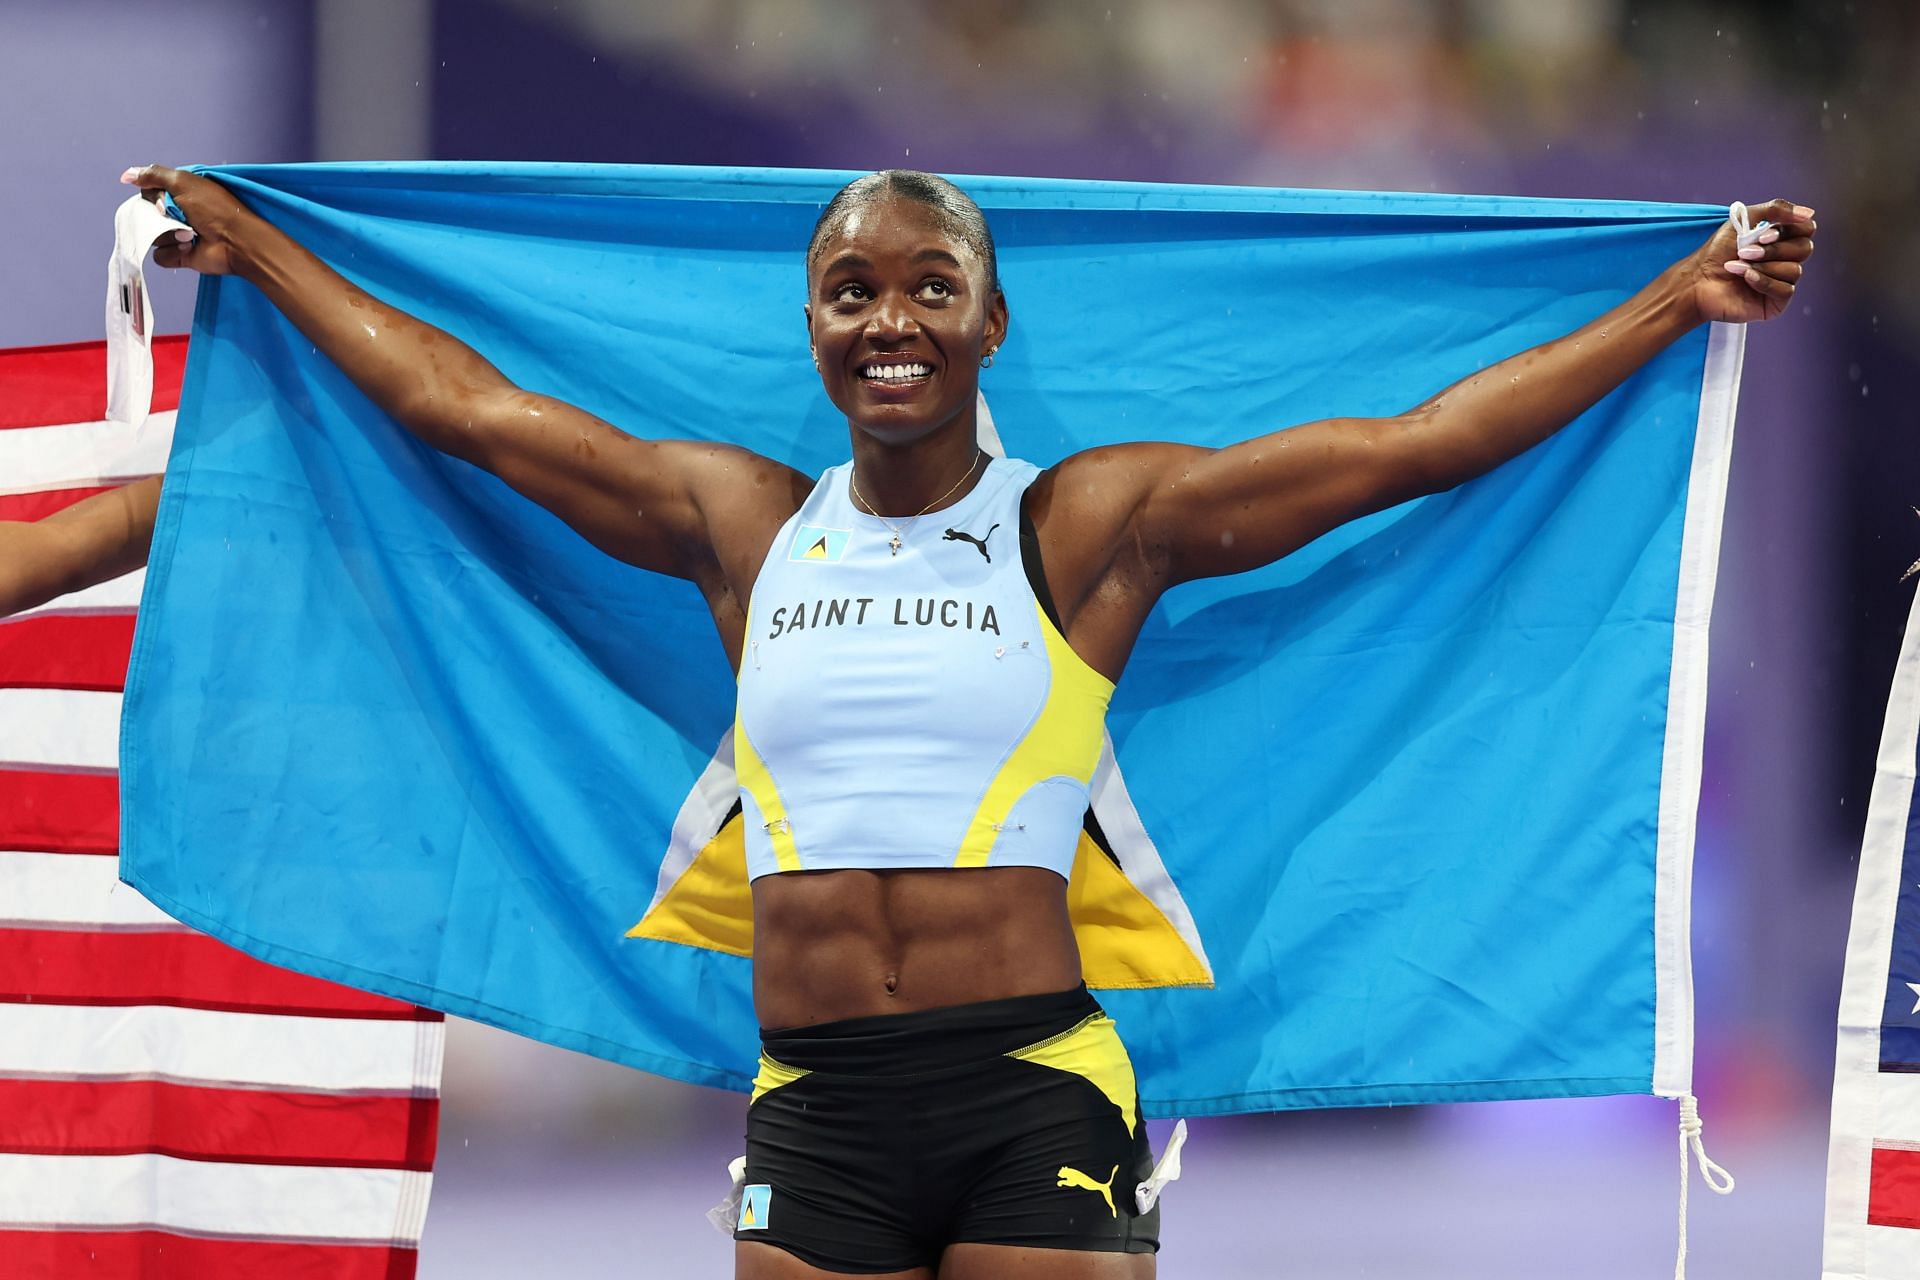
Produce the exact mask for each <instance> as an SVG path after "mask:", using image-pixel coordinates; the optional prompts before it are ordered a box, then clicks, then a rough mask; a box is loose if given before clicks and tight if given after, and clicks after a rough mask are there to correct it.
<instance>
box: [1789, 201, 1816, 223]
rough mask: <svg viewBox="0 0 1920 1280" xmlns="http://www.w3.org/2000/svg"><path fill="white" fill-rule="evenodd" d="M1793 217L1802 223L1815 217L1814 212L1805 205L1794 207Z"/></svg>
mask: <svg viewBox="0 0 1920 1280" xmlns="http://www.w3.org/2000/svg"><path fill="white" fill-rule="evenodd" d="M1793 216H1794V217H1796V218H1798V219H1800V221H1802V222H1805V221H1806V220H1807V219H1808V218H1811V217H1812V216H1813V210H1811V209H1809V208H1807V206H1805V205H1803V204H1797V205H1795V206H1793Z"/></svg>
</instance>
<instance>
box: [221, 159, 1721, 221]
mask: <svg viewBox="0 0 1920 1280" xmlns="http://www.w3.org/2000/svg"><path fill="white" fill-rule="evenodd" d="M563 169H564V170H566V172H561V170H563ZM188 170H189V171H190V172H193V173H199V174H207V175H210V176H212V177H215V178H218V179H220V180H221V181H222V182H225V183H228V184H235V183H239V184H247V185H250V186H255V187H258V188H260V189H261V190H263V191H269V192H273V193H276V194H280V195H283V196H291V197H293V198H296V199H306V198H311V197H310V196H308V195H307V194H305V192H301V193H298V194H296V190H295V188H305V191H306V192H310V191H312V190H314V189H316V188H323V189H329V190H339V189H343V188H349V187H353V186H361V187H371V188H390V187H393V186H396V185H419V184H421V183H423V182H427V183H432V184H435V185H437V186H438V187H440V188H443V189H444V188H446V187H454V186H460V185H464V184H467V183H476V184H479V183H483V184H485V185H486V186H487V188H488V189H490V190H494V191H504V192H509V193H519V192H542V193H546V194H554V195H570V196H607V195H611V196H632V197H636V198H647V199H673V200H683V201H712V202H726V203H754V204H767V203H800V204H822V205H823V204H825V203H826V201H827V198H828V197H830V196H831V195H832V193H833V192H834V191H835V190H837V189H839V188H840V187H841V186H843V185H845V184H846V183H848V182H851V181H853V180H854V179H856V178H860V177H864V176H865V175H866V174H867V172H869V171H867V170H862V169H805V168H759V167H743V166H733V165H674V164H571V163H564V162H545V161H506V162H490V161H462V160H438V161H372V162H367V161H308V162H297V163H286V164H233V165H226V164H219V165H190V166H188ZM279 175H286V176H287V177H288V178H290V179H292V182H291V183H282V182H276V181H272V180H271V179H273V178H275V177H277V176H279ZM943 176H945V177H948V178H950V179H951V180H952V181H954V182H955V183H957V184H958V185H959V186H960V187H962V188H963V189H964V190H966V191H967V193H968V194H969V195H971V196H973V197H974V198H975V199H976V200H978V201H979V203H980V206H981V207H982V208H984V209H989V210H1003V211H1009V212H1012V211H1022V210H1038V209H1073V210H1079V211H1085V212H1098V211H1112V212H1149V213H1255V214H1283V215H1289V216H1327V215H1333V216H1342V217H1346V216H1354V215H1367V214H1383V215H1387V216H1393V217H1403V216H1406V215H1407V214H1408V213H1409V210H1407V209H1405V208H1391V209H1389V208H1384V207H1374V206H1380V205H1381V204H1382V202H1383V201H1405V202H1415V203H1418V204H1421V205H1424V206H1429V207H1430V208H1431V210H1432V215H1433V216H1436V217H1447V218H1454V217H1460V218H1491V219H1512V220H1522V221H1538V220H1554V219H1567V218H1573V219H1582V220H1586V219H1591V220H1593V221H1597V222H1611V223H1621V224H1632V223H1643V222H1644V223H1659V222H1675V221H1678V222H1694V221H1698V222H1700V223H1702V224H1703V225H1705V224H1707V223H1709V222H1713V221H1719V220H1723V219H1724V218H1725V217H1726V207H1725V206H1723V205H1710V204H1695V203H1680V202H1666V201H1649V200H1622V199H1615V198H1605V197H1597V196H1596V197H1585V198H1578V197H1560V196H1514V195H1494V194H1488V193H1485V192H1478V193H1476V192H1436V191H1352V190H1346V189H1343V188H1337V187H1263V186H1251V185H1246V184H1231V183H1184V182H1139V181H1129V180H1119V179H1107V180H1102V179H1086V178H1050V177H1039V176H1032V175H1025V176H1023V175H1007V174H983V173H949V174H945V175H943ZM669 188H671V189H669Z"/></svg>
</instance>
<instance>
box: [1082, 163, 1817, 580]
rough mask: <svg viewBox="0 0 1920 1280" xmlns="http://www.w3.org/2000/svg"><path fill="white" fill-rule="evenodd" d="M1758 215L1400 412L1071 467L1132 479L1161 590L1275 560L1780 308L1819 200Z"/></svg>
mask: <svg viewBox="0 0 1920 1280" xmlns="http://www.w3.org/2000/svg"><path fill="white" fill-rule="evenodd" d="M1752 213H1753V215H1754V218H1755V220H1756V221H1757V220H1759V219H1761V218H1764V219H1767V220H1769V221H1771V222H1772V223H1773V224H1774V226H1773V227H1772V228H1771V229H1770V230H1769V231H1768V232H1764V233H1762V237H1763V239H1765V240H1766V243H1764V244H1759V245H1755V246H1753V247H1751V248H1749V249H1747V250H1744V251H1738V252H1737V251H1736V249H1735V243H1734V241H1735V237H1734V232H1733V228H1732V227H1731V226H1730V225H1729V226H1724V227H1722V228H1721V229H1720V230H1719V231H1717V232H1716V233H1715V234H1714V235H1713V237H1712V238H1711V239H1709V240H1708V241H1707V243H1706V244H1705V245H1704V246H1702V248H1701V249H1700V250H1699V251H1698V252H1697V253H1694V254H1691V255H1689V256H1688V257H1686V258H1683V259H1682V260H1680V261H1679V262H1677V263H1675V264H1674V265H1673V266H1671V267H1669V268H1668V269H1667V270H1666V271H1664V272H1662V273H1661V274H1660V275H1659V276H1658V277H1657V278H1656V279H1654V280H1653V281H1652V282H1651V283H1649V284H1648V285H1647V286H1646V287H1645V288H1643V289H1641V290H1640V291H1639V292H1638V293H1636V294H1635V295H1634V296H1633V297H1632V298H1629V299H1628V300H1627V301H1626V302H1623V303H1621V304H1620V305H1619V306H1617V307H1615V308H1613V309H1612V310H1611V311H1609V312H1607V313H1606V314H1605V315H1603V316H1601V317H1599V318H1598V319H1596V320H1594V321H1593V322H1592V323H1590V324H1587V325H1585V326H1583V327H1582V328H1580V329H1578V330H1575V331H1574V332H1573V333H1570V334H1568V335H1567V336H1566V337H1564V338H1560V339H1558V340H1556V341H1553V342H1548V343H1545V344H1543V345H1541V346H1538V347H1534V348H1532V349H1531V350H1527V351H1523V352H1521V353H1519V354H1518V355H1515V356H1513V357H1511V358H1509V359H1506V360H1503V361H1501V362H1500V363H1498V364H1496V365H1493V366H1491V367H1489V368H1487V369H1483V370H1481V371H1480V372H1478V373H1475V374H1472V375H1470V376H1469V377H1467V378H1464V379H1462V380H1461V381H1459V382H1457V383H1455V384H1454V385H1453V386H1451V387H1448V388H1447V389H1446V390H1444V391H1442V392H1440V393H1439V394H1438V395H1435V396H1433V397H1431V398H1429V399H1427V400H1425V401H1423V402H1422V403H1421V404H1419V405H1417V406H1415V407H1414V408H1412V409H1410V410H1408V411H1407V412H1405V413H1402V414H1400V415H1398V416H1396V417H1391V418H1347V419H1330V420H1327V421H1324V422H1312V423H1307V424H1306V425H1304V426H1298V427H1293V428H1290V429H1288V430H1285V431H1278V432H1275V433H1273V434H1271V435H1265V436H1260V437H1258V438H1256V439H1253V440H1248V441H1245V442H1243V443H1240V444H1236V445H1232V446H1230V447H1228V448H1224V449H1217V450H1208V449H1197V448H1190V447H1184V446H1178V445H1151V444H1149V445H1131V446H1124V447H1122V448H1120V449H1117V450H1094V451H1091V452H1090V453H1089V454H1084V455H1080V457H1079V458H1078V459H1075V460H1069V462H1068V463H1062V464H1061V470H1062V477H1061V478H1062V479H1065V478H1066V476H1065V472H1066V469H1067V468H1068V467H1069V465H1072V466H1074V467H1080V468H1091V467H1094V466H1104V467H1105V468H1106V469H1107V476H1108V477H1109V478H1112V479H1119V480H1120V484H1119V485H1118V486H1113V487H1112V488H1110V491H1114V490H1115V489H1117V491H1118V492H1119V493H1121V494H1122V495H1125V497H1126V498H1127V499H1128V500H1130V502H1131V506H1130V507H1129V509H1128V510H1126V512H1125V513H1124V516H1123V517H1122V518H1121V519H1120V520H1119V521H1118V522H1117V523H1118V524H1119V527H1120V528H1121V529H1122V530H1123V533H1122V535H1121V538H1120V539H1119V540H1118V541H1120V542H1121V543H1123V544H1124V545H1127V546H1128V547H1130V548H1132V549H1133V552H1134V554H1135V556H1136V557H1137V560H1138V562H1139V569H1140V570H1142V571H1143V572H1142V573H1139V574H1136V575H1135V576H1136V577H1142V578H1145V579H1147V580H1148V581H1150V583H1151V584H1152V585H1153V586H1156V587H1158V588H1160V589H1164V588H1165V587H1166V586H1169V585H1171V584H1173V583H1175V582H1180V581H1185V580H1187V579H1190V578H1203V577H1211V576H1214V575H1218V574H1225V573H1237V572H1241V571H1244V570H1247V569H1252V568H1256V567H1258V566H1260V565H1263V564H1267V563H1270V562H1271V561H1274V560H1277V559H1279V558H1280V557H1281V556H1284V555H1286V554H1287V553H1288V552H1290V551H1293V550H1295V549H1296V548H1298V547H1300V546H1303V545H1304V544H1306V543H1307V542H1310V541H1312V540H1313V539H1314V538H1317V537H1319V536H1320V535H1321V534H1323V533H1326V532H1327V531H1329V530H1331V529H1333V528H1335V527H1336V526H1338V525H1341V524H1344V523H1345V522H1347V521H1349V520H1352V519H1355V518H1356V517H1359V516H1363V515H1366V514H1368V513H1370V512H1374V511H1379V510H1382V509H1384V508H1386V507H1390V506H1393V505H1395V504H1397V503H1400V502H1405V501H1407V500H1408V499H1410V498H1416V497H1419V496H1421V495H1423V494H1429V493H1438V492H1441V491H1443V490H1446V489H1451V488H1453V487H1454V486H1455V485H1458V484H1461V483H1463V482H1465V481H1467V480H1471V479H1473V478H1474V477H1476V476H1479V475H1482V474H1484V473H1486V472H1488V471H1491V470H1492V469H1493V468H1495V467H1497V466H1499V465H1500V464H1501V463H1502V462H1505V461H1507V460H1508V459H1510V458H1513V457H1515V456H1517V455H1519V454H1521V453H1523V452H1525V451H1526V450H1528V449H1530V448H1532V447H1533V446H1534V445H1536V444H1538V443H1540V442H1541V441H1542V440H1545V439H1546V438H1547V437H1548V436H1550V435H1552V434H1553V433H1554V432H1556V431H1558V430H1559V429H1560V428H1561V427H1563V426H1565V425H1566V424H1567V423H1569V422H1571V421H1573V419H1575V418H1576V417H1578V416H1579V415H1580V414H1581V413H1583V412H1585V411H1586V410H1587V409H1588V408H1590V407H1591V406H1592V405H1593V404H1595V403H1596V402H1597V401H1599V400H1600V399H1601V398H1602V397H1603V396H1605V395H1606V394H1607V393H1608V392H1609V391H1611V390H1613V389H1614V388H1615V387H1617V386H1619V385H1620V384H1621V383H1622V382H1624V381H1625V380H1626V379H1627V378H1628V377H1630V376H1631V375H1632V374H1633V373H1634V372H1635V371H1636V370H1638V369H1639V368H1640V367H1641V366H1642V365H1644V364H1645V363H1646V362H1647V361H1648V360H1650V359H1652V358H1653V357H1654V356H1655V355H1656V354H1658V353H1659V352H1660V351H1661V350H1662V349H1664V348H1665V347H1666V346H1667V345H1668V344H1669V343H1671V342H1673V341H1674V340H1675V339H1676V338H1678V337H1680V336H1681V335H1682V334H1684V333H1686V332H1687V331H1688V330H1690V329H1692V328H1693V327H1694V326H1695V325H1698V324H1701V323H1703V322H1706V321H1709V320H1723V321H1730V322H1734V323H1744V322H1748V321H1755V320H1765V319H1770V318H1772V317H1773V316H1775V315H1778V314H1779V313H1780V312H1781V311H1782V310H1783V309H1784V308H1785V307H1786V305H1787V303H1788V301H1789V300H1790V299H1791V298H1792V297H1793V292H1794V286H1795V285H1796V284H1797V283H1798V282H1799V280H1800V276H1801V271H1802V264H1803V263H1804V262H1805V261H1806V260H1807V258H1808V257H1810V256H1811V255H1812V253H1813V236H1814V230H1815V226H1814V222H1813V211H1812V210H1811V209H1807V208H1803V207H1801V206H1798V205H1795V204H1793V203H1791V202H1790V201H1786V200H1774V201H1771V202H1770V203H1768V204H1765V205H1762V206H1759V207H1756V208H1755V209H1753V210H1752ZM1101 454H1108V455H1111V456H1109V457H1107V458H1105V459H1104V461H1103V460H1102V459H1101V458H1100V457H1099V455H1101ZM1101 487H1103V488H1109V486H1105V485H1103V486H1101ZM1082 488H1083V487H1082V486H1078V485H1074V484H1060V485H1056V489H1057V490H1058V491H1060V492H1063V493H1072V492H1076V491H1078V490H1081V489H1082ZM1094 523H1096V524H1097V523H1099V522H1098V521H1097V520H1096V521H1094ZM1109 527H1113V525H1109Z"/></svg>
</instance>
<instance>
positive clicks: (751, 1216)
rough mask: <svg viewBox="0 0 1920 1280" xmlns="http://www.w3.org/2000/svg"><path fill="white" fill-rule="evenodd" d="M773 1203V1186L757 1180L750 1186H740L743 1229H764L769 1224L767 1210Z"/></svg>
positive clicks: (741, 1225) (741, 1223)
mask: <svg viewBox="0 0 1920 1280" xmlns="http://www.w3.org/2000/svg"><path fill="white" fill-rule="evenodd" d="M772 1204H773V1188H772V1187H770V1186H768V1185H767V1184H766V1183H764V1182H756V1183H754V1184H753V1185H752V1186H750V1187H742V1188H740V1223H739V1229H740V1230H742V1231H763V1230H765V1229H766V1225H767V1210H768V1209H769V1208H771V1207H772Z"/></svg>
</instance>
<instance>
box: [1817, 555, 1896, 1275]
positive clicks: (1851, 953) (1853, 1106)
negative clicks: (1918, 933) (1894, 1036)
mask: <svg viewBox="0 0 1920 1280" xmlns="http://www.w3.org/2000/svg"><path fill="white" fill-rule="evenodd" d="M1916 737H1920V593H1916V594H1915V596H1914V599H1913V603H1912V604H1911V605H1910V606H1909V608H1908V611H1907V629H1906V634H1905V636H1904V637H1903V638H1902V640H1901V642H1900V658H1899V661H1898V663H1897V664H1896V666H1895V668H1894V675H1893V685H1892V688H1891V690H1890V691H1889V692H1888V695H1887V718H1886V721H1885V723H1884V725H1883V726H1882V728H1881V732H1880V748H1879V752H1878V754H1877V755H1876V757H1875V769H1874V780H1873V792H1872V795H1871V797H1870V798H1869V800H1868V802H1867V823H1866V830H1865V833H1864V835H1863V836H1862V839H1861V843H1860V865H1859V872H1858V877H1857V879H1856V881H1855V883H1854V894H1853V911H1852V915H1851V917H1850V921H1851V922H1850V925H1849V928H1848V933H1847V950H1846V966H1845V969H1844V970H1843V974H1842V977H1841V980H1840V1001H1839V1011H1838V1031H1837V1034H1836V1036H1835V1044H1834V1064H1833V1108H1832V1113H1831V1118H1830V1121H1829V1129H1828V1140H1827V1194H1826V1209H1825V1213H1826V1222H1825V1225H1824V1229H1823V1231H1822V1240H1821V1245H1822V1249H1821V1270H1822V1273H1823V1274H1824V1275H1825V1276H1828V1277H1841V1276H1845V1277H1865V1276H1866V1275H1867V1231H1868V1224H1867V1200H1868V1187H1869V1178H1870V1176H1871V1171H1872V1161H1873V1139H1874V1130H1875V1128H1876V1125H1875V1121H1874V1102H1875V1095H1876V1092H1877V1090H1876V1087H1875V1080H1876V1077H1877V1076H1878V1074H1879V1059H1880V1034H1879V1026H1880V1020H1881V1017H1882V1014H1883V1012H1884V1009H1885V1004H1886V989H1885V984H1886V981H1887V967H1888V965H1889V964H1890V963H1891V959H1892V953H1893V925H1894V916H1895V912H1896V910H1897V908H1898V906H1899V879H1900V868H1901V864H1902V861H1903V860H1904V856H1905V853H1906V837H1907V822H1908V814H1909V811H1910V808H1911V806H1912V803H1913V791H1914V751H1915V740H1916Z"/></svg>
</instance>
